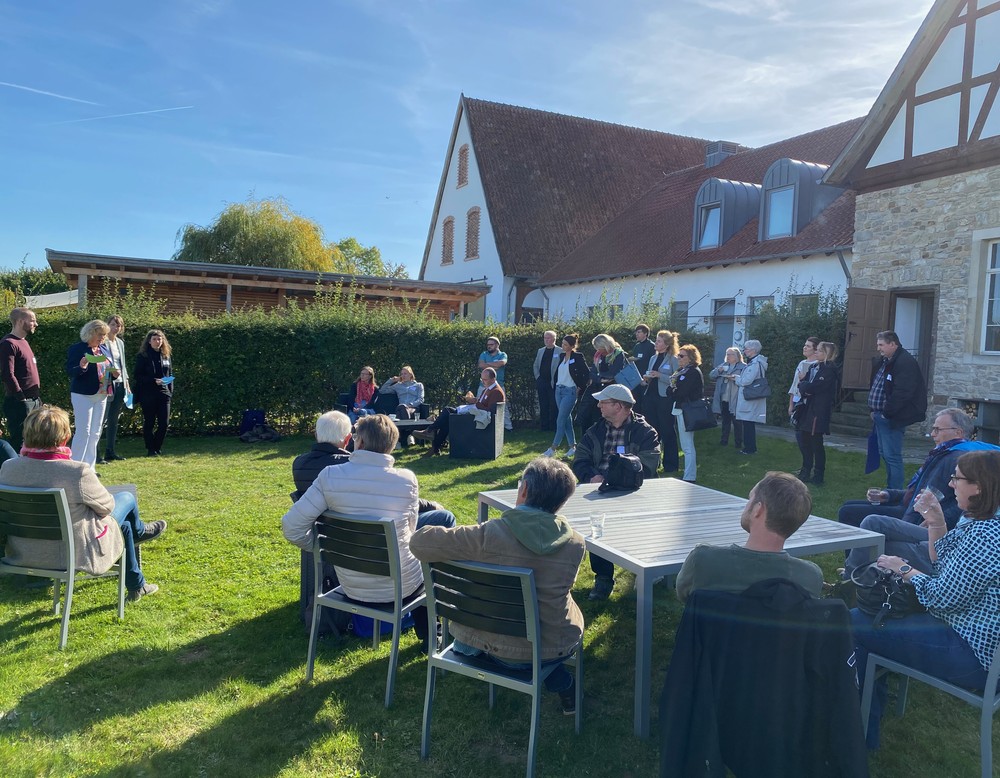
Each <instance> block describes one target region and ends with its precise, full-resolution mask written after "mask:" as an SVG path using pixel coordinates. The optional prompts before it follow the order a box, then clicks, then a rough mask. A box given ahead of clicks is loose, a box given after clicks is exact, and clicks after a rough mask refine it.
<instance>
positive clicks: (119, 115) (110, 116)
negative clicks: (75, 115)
mask: <svg viewBox="0 0 1000 778" xmlns="http://www.w3.org/2000/svg"><path fill="white" fill-rule="evenodd" d="M188 108H194V106H193V105H179V106H177V107H176V108H154V109H153V110H152V111H133V112H132V113H112V114H108V115H107V116H91V117H89V118H87V119H67V120H66V121H64V122H52V124H53V125H54V124H79V123H80V122H96V121H100V120H101V119H121V118H122V117H124V116H145V115H146V114H148V113H163V112H164V111H186V110H187V109H188Z"/></svg>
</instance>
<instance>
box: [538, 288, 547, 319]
mask: <svg viewBox="0 0 1000 778" xmlns="http://www.w3.org/2000/svg"><path fill="white" fill-rule="evenodd" d="M535 289H537V290H538V291H539V292H541V293H542V297H543V298H544V300H545V307H544V308H543V309H542V310H544V311H545V314H544V316H545V318H546V320H547V319H548V318H549V296H548V295H547V294H545V289H543V288H542V287H540V286H536V287H535Z"/></svg>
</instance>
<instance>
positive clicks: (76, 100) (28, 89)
mask: <svg viewBox="0 0 1000 778" xmlns="http://www.w3.org/2000/svg"><path fill="white" fill-rule="evenodd" d="M0 86H9V87H10V88H11V89H23V90H24V91H25V92H34V93H35V94H36V95H46V96H47V97H58V98H59V99H60V100H69V101H71V102H74V103H86V104H87V105H100V103H94V102H91V101H90V100H81V99H80V98H79V97H69V96H67V95H60V94H56V93H55V92H46V91H45V90H44V89H33V88H32V87H30V86H22V85H21V84H11V83H9V82H7V81H0Z"/></svg>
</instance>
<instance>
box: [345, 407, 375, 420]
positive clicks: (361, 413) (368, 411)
mask: <svg viewBox="0 0 1000 778" xmlns="http://www.w3.org/2000/svg"><path fill="white" fill-rule="evenodd" d="M375 413H376V411H375V409H374V408H359V409H358V410H356V411H355V410H350V411H348V412H347V416H348V418H349V419H350V420H351V424H357V423H358V419H360V418H363V417H365V416H374V415H375Z"/></svg>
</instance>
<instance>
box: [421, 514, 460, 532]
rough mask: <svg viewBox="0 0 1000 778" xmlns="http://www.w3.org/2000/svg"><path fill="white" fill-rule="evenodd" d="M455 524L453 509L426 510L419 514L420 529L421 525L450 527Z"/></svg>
mask: <svg viewBox="0 0 1000 778" xmlns="http://www.w3.org/2000/svg"><path fill="white" fill-rule="evenodd" d="M454 526H455V514H454V513H452V512H451V511H443V510H433V511H424V512H423V513H421V514H420V515H419V516H417V529H420V528H421V527H446V528H448V529H450V528H451V527H454Z"/></svg>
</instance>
